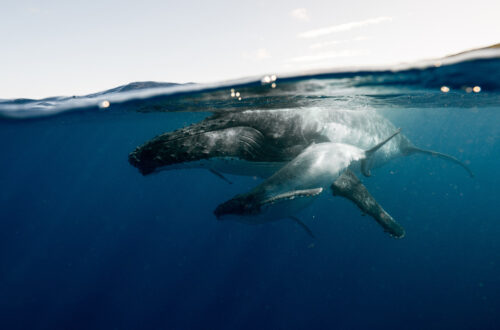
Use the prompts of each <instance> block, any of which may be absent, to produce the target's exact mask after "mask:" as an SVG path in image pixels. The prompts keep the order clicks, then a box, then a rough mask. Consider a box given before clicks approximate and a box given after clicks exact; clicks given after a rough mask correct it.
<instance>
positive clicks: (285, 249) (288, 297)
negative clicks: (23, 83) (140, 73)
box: [0, 58, 500, 329]
mask: <svg viewBox="0 0 500 330" xmlns="http://www.w3.org/2000/svg"><path fill="white" fill-rule="evenodd" d="M498 77H500V59H498V58H493V59H491V58H490V59H487V60H472V61H471V60H469V61H465V62H460V63H458V64H450V65H449V66H440V67H439V68H434V67H432V68H426V69H414V70H409V71H408V70H407V71H404V72H390V71H387V72H361V73H355V72H351V73H349V72H348V73H342V74H340V73H339V74H324V75H317V76H304V77H292V78H288V79H283V80H280V78H279V77H278V80H277V87H276V88H271V87H270V86H269V85H267V84H261V83H260V81H257V82H250V83H244V84H240V85H237V84H235V87H234V88H236V89H237V90H239V91H241V95H242V100H241V101H238V100H236V99H235V98H231V96H230V88H231V86H226V85H224V86H221V87H218V88H208V89H202V90H201V91H190V92H186V93H180V94H179V93H170V94H169V93H165V90H161V91H162V92H161V93H159V95H156V94H155V95H152V96H151V95H150V96H144V97H141V98H133V97H132V98H128V97H127V98H125V99H126V101H124V102H122V103H120V102H118V103H117V104H116V105H115V104H114V103H113V102H111V106H110V107H109V108H103V107H101V108H100V109H99V108H98V107H97V106H95V105H94V106H88V105H85V106H84V107H82V108H81V109H80V108H78V107H77V106H75V107H73V108H71V109H70V110H66V109H65V110H64V111H63V112H62V113H59V114H58V115H54V116H44V117H42V118H39V117H38V116H34V117H33V118H32V113H33V111H31V110H33V109H31V110H30V109H29V107H28V108H22V109H21V108H19V109H17V110H16V109H15V108H12V107H11V108H9V106H12V105H16V104H28V105H29V104H31V103H30V102H35V103H36V102H38V103H37V106H39V105H40V101H29V100H25V101H20V100H6V101H3V102H2V103H0V112H2V114H3V117H4V118H3V119H0V150H1V154H2V156H1V162H0V186H1V187H2V188H1V189H0V214H1V217H0V218H1V220H0V328H1V329H327V328H331V329H382V328H383V329H498V328H500V314H499V310H500V239H499V237H500V221H499V220H500V216H499V211H498V207H499V204H500V188H499V187H500V175H499V174H498V170H499V169H500V157H499V155H500V87H499V85H498V81H499V80H498ZM398 82H399V83H398ZM139 85H140V84H139ZM443 85H446V86H450V88H451V91H450V92H448V93H443V92H441V91H440V87H441V86H443ZM476 85H478V86H481V87H482V90H481V92H480V93H474V92H469V93H468V92H467V91H466V88H467V87H473V86H476ZM145 86H146V87H148V88H151V87H157V88H169V87H168V86H167V87H165V86H159V87H158V86H151V85H148V84H145ZM139 87H140V88H142V87H144V85H140V86H139ZM125 92H126V91H122V90H118V91H117V92H116V91H114V92H112V93H115V96H113V97H116V93H118V94H120V93H125ZM104 95H105V96H106V94H104ZM99 97H101V96H99ZM83 99H86V98H83ZM86 100H88V98H87V99H86ZM102 100H103V99H98V100H97V101H96V102H102ZM43 102H49V103H50V102H53V103H51V104H49V105H48V106H49V107H54V106H55V107H57V106H58V105H59V102H66V99H57V98H55V99H53V100H52V101H47V100H45V101H43ZM35 103H32V104H35ZM6 105H7V106H6ZM312 106H315V107H330V108H332V109H339V108H346V109H354V110H355V109H360V110H361V109H375V110H376V111H378V112H380V113H381V114H382V115H384V116H385V117H386V118H388V119H390V120H391V121H392V122H393V123H394V124H395V125H396V126H397V127H401V128H402V129H403V132H404V134H405V135H406V136H408V137H409V138H410V139H411V140H412V142H413V143H415V145H417V146H421V147H426V148H432V149H433V150H438V151H440V152H446V153H449V154H451V155H454V156H456V157H457V158H459V159H461V160H462V161H466V162H467V163H468V164H469V166H470V167H471V169H472V170H473V171H474V173H475V177H474V178H470V177H469V176H468V175H467V174H466V173H465V171H463V169H462V168H460V167H458V166H456V165H454V164H451V163H447V162H443V161H442V160H439V159H435V158H432V157H428V156H422V155H414V156H410V157H403V158H399V159H395V160H393V161H391V162H390V163H388V164H386V165H385V166H384V167H381V168H379V169H375V170H373V176H372V177H371V178H366V179H363V182H364V183H365V185H366V186H367V187H368V188H369V190H370V191H371V193H372V194H373V195H374V196H375V197H376V199H377V200H378V201H379V202H380V204H381V205H383V206H384V208H385V209H386V210H387V211H388V212H389V213H391V215H392V216H393V217H394V218H395V219H397V220H398V222H399V223H401V224H402V225H403V226H404V227H405V229H406V233H407V234H406V237H405V238H403V239H401V240H396V239H392V238H390V237H389V236H388V235H386V234H384V233H383V231H382V230H381V229H380V228H379V226H378V225H377V224H376V223H375V222H374V221H373V219H371V218H370V217H363V216H361V214H360V213H361V212H360V211H359V210H358V209H357V208H356V207H355V206H354V205H353V204H352V203H351V202H349V201H347V200H344V199H341V198H335V197H333V196H330V197H329V198H326V199H324V200H319V201H317V202H316V203H314V204H313V205H312V206H311V207H309V208H308V209H306V210H304V211H303V213H302V214H301V215H300V217H301V219H302V220H303V221H304V222H305V223H307V225H308V226H309V227H310V228H311V229H312V231H313V232H314V234H315V236H316V239H313V238H311V237H309V236H308V235H307V234H306V233H305V232H304V231H303V230H302V229H301V228H300V227H299V226H298V225H296V224H295V223H293V222H292V221H286V220H282V221H277V222H273V223H270V224H264V225H259V226H249V225H244V224H241V223H236V222H221V221H217V220H216V218H215V216H214V215H213V213H212V212H213V210H214V208H215V207H216V206H217V205H218V204H220V203H221V202H223V201H226V200H228V199H229V198H231V197H232V196H234V195H235V194H238V193H242V192H245V191H247V190H249V189H250V188H252V187H253V186H255V185H256V184H257V183H258V182H260V180H261V179H256V178H252V177H242V176H232V175H228V177H229V178H230V179H231V181H233V182H234V183H233V184H228V183H226V182H224V181H223V180H221V179H220V178H218V177H217V176H215V175H213V174H211V173H210V172H208V171H206V170H201V169H199V170H198V169H190V170H178V171H165V172H161V173H158V174H154V175H149V176H142V175H140V174H139V172H138V171H137V169H136V168H134V167H132V166H131V165H130V164H129V163H128V161H127V157H128V154H129V153H130V152H131V151H132V150H134V148H135V147H136V146H138V145H141V144H143V143H144V142H146V141H147V140H149V139H151V138H153V137H154V136H156V135H158V134H161V133H164V132H167V131H172V130H175V129H177V128H180V127H183V126H186V125H189V124H191V123H194V122H198V121H200V120H202V119H203V118H205V117H207V116H208V115H210V113H211V112H213V111H235V110H239V109H276V108H295V107H298V108H302V110H303V111H307V110H308V107H312ZM2 107H3V108H2ZM34 108H36V107H35V106H34ZM13 109H14V110H13ZM71 110H79V111H71ZM13 111H14V112H15V111H19V112H22V111H25V112H28V113H30V115H29V116H27V117H26V118H22V119H15V118H14V119H13V118H12V117H16V116H12V115H11V114H12V113H14V112H13ZM30 111H31V112H30ZM34 111H35V112H36V111H37V110H36V109H35V110H34ZM40 111H43V110H40ZM56 112H58V111H56Z"/></svg>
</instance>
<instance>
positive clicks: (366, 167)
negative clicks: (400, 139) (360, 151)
mask: <svg viewBox="0 0 500 330" xmlns="http://www.w3.org/2000/svg"><path fill="white" fill-rule="evenodd" d="M399 133H401V128H398V129H397V131H396V132H394V133H393V134H392V135H391V136H389V137H388V138H387V139H385V140H384V141H382V142H380V143H378V144H377V145H376V146H374V147H373V148H371V149H368V150H366V151H365V155H366V156H365V158H364V159H363V160H362V161H361V172H362V173H363V175H364V176H371V172H370V167H371V163H372V157H373V154H374V153H375V152H376V151H377V150H378V149H380V148H382V147H383V146H384V145H385V144H386V143H387V142H389V141H390V140H391V139H392V138H393V137H395V136H396V135H398V134H399Z"/></svg>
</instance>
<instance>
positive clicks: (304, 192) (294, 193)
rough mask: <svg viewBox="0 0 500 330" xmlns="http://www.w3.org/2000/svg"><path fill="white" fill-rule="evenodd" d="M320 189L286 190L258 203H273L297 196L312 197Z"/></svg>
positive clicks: (321, 189)
mask: <svg viewBox="0 0 500 330" xmlns="http://www.w3.org/2000/svg"><path fill="white" fill-rule="evenodd" d="M322 191H323V188H313V189H304V190H292V191H287V192H286V193H283V194H279V195H276V196H273V197H270V198H267V199H265V200H263V201H261V202H260V205H266V204H274V203H277V202H282V201H286V200H292V199H295V198H298V197H314V196H317V195H319V194H321V192H322Z"/></svg>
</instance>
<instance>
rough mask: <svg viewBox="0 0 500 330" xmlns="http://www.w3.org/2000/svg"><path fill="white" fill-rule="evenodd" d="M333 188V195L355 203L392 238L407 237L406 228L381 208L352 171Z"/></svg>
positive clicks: (345, 174) (346, 171) (347, 171)
mask: <svg viewBox="0 0 500 330" xmlns="http://www.w3.org/2000/svg"><path fill="white" fill-rule="evenodd" d="M331 188H332V191H333V195H338V196H342V197H345V198H347V199H349V200H351V201H352V202H354V204H356V205H357V206H358V207H359V208H360V209H361V211H363V212H364V213H366V214H369V215H370V216H372V217H373V218H374V219H375V221H377V222H378V224H379V225H380V226H382V228H384V231H385V232H387V233H389V235H391V236H392V237H395V238H403V237H404V236H405V230H404V228H403V227H401V225H400V224H399V223H397V222H396V221H395V220H394V219H393V218H392V217H391V216H390V214H389V213H387V212H386V211H385V210H384V209H383V208H382V206H380V204H379V203H378V202H377V201H376V200H375V198H374V197H373V196H372V195H371V194H370V192H369V191H368V189H366V187H365V186H364V185H363V184H362V183H361V181H360V180H359V179H358V177H357V176H356V175H355V174H354V173H353V172H352V171H351V170H349V169H347V170H345V171H344V173H342V174H341V175H340V176H339V177H338V178H337V180H335V182H334V183H333V184H332V187H331Z"/></svg>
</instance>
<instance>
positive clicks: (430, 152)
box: [403, 146, 474, 178]
mask: <svg viewBox="0 0 500 330" xmlns="http://www.w3.org/2000/svg"><path fill="white" fill-rule="evenodd" d="M403 153H404V154H405V155H411V154H415V153H419V154H425V155H431V156H433V157H438V158H441V159H444V160H448V161H450V162H453V163H455V164H458V165H460V166H462V167H463V168H464V170H466V171H467V173H469V176H470V177H471V178H473V177H474V173H472V171H471V169H470V168H469V167H468V166H467V165H465V164H464V163H463V162H461V161H459V160H458V159H456V158H455V157H453V156H450V155H447V154H443V153H441V152H437V151H434V150H426V149H420V148H417V147H415V146H408V147H406V148H405V149H404V150H403Z"/></svg>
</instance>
